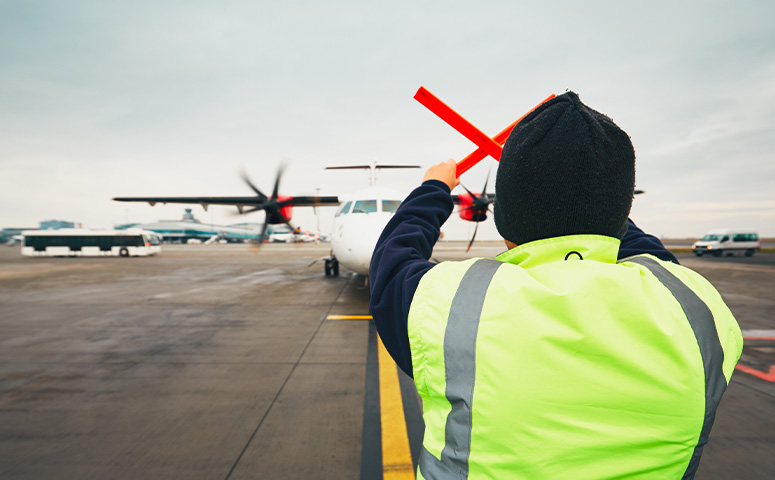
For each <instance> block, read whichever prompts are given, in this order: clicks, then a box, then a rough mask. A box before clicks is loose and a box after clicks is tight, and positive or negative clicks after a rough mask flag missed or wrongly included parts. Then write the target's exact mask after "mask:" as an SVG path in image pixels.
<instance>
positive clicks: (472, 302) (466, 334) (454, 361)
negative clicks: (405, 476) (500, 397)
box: [419, 258, 503, 480]
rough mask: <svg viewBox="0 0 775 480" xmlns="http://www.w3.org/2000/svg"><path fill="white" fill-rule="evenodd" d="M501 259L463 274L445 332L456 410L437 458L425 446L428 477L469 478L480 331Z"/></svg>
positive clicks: (451, 397)
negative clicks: (477, 340) (486, 298)
mask: <svg viewBox="0 0 775 480" xmlns="http://www.w3.org/2000/svg"><path fill="white" fill-rule="evenodd" d="M501 265H503V264H502V263H501V262H498V261H495V260H490V259H486V258H485V259H481V260H477V261H476V262H475V263H474V264H473V265H471V268H469V269H468V271H466V273H465V275H463V279H462V280H461V281H460V285H459V286H458V289H457V292H455V297H454V298H453V299H452V306H451V308H450V310H449V319H448V320H447V329H446V331H445V332H444V369H445V372H444V376H445V380H446V390H445V392H444V394H445V395H446V397H447V400H448V401H449V403H450V405H451V406H452V410H451V411H450V412H449V415H447V422H446V425H445V427H444V442H445V443H444V449H443V450H442V451H441V459H440V460H439V459H437V458H436V457H434V456H433V454H432V453H430V452H429V451H428V450H426V449H425V447H424V446H423V449H422V451H421V452H420V459H419V465H420V473H422V476H423V477H425V478H426V479H428V480H437V479H450V478H455V479H464V478H468V457H469V455H470V453H471V409H472V403H473V399H474V376H475V373H476V333H477V330H478V329H479V318H480V317H481V315H482V306H483V305H484V297H485V295H486V294H487V289H488V288H489V287H490V282H491V281H492V277H493V276H494V275H495V271H496V270H497V269H498V267H500V266H501Z"/></svg>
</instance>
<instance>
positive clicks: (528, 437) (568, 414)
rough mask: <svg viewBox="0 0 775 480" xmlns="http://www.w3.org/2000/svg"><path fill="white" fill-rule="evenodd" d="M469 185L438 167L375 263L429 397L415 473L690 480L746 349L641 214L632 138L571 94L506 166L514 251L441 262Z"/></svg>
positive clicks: (385, 332)
mask: <svg viewBox="0 0 775 480" xmlns="http://www.w3.org/2000/svg"><path fill="white" fill-rule="evenodd" d="M458 183H459V181H458V180H457V179H456V178H455V166H454V162H453V161H450V162H447V163H442V164H439V165H436V166H434V167H431V168H430V169H429V170H428V172H427V173H426V176H425V179H424V181H423V183H422V185H421V186H420V187H418V188H417V189H415V190H414V191H413V192H412V193H411V194H410V195H409V196H408V197H407V198H406V200H405V201H404V202H403V204H402V205H401V207H400V208H399V209H398V211H397V212H396V214H395V216H394V217H393V219H392V220H391V221H390V223H389V224H388V225H387V227H386V228H385V231H384V232H383V233H382V236H381V238H380V240H379V242H378V244H377V247H376V250H375V252H374V255H373V257H372V261H371V269H370V284H371V311H372V314H373V317H374V322H375V324H376V326H377V330H378V332H379V334H380V337H381V338H382V340H383V342H384V344H385V347H386V348H387V350H388V351H389V352H390V354H391V355H392V356H393V358H394V359H395V361H396V363H397V364H398V365H399V367H400V368H401V369H402V370H403V371H404V372H406V373H407V374H409V375H411V376H413V377H414V382H415V385H416V386H417V392H418V393H419V395H420V397H421V399H422V406H423V418H424V420H425V437H424V440H423V449H422V452H421V454H420V461H419V468H418V470H419V471H418V478H424V479H429V480H430V479H447V478H454V479H458V478H471V479H480V478H497V479H506V478H519V479H574V480H583V479H595V480H601V479H612V478H623V479H624V478H626V479H634V478H641V479H680V478H693V477H694V473H695V472H696V470H697V467H698V465H699V460H700V455H701V454H702V447H703V445H705V443H706V442H707V441H708V435H709V433H710V429H711V426H712V425H713V420H714V417H715V411H716V407H717V405H718V403H719V401H720V399H721V395H722V394H723V392H724V390H725V388H726V386H727V384H728V382H729V379H730V376H731V375H732V372H733V369H734V366H735V363H737V360H738V358H739V357H740V353H741V351H742V344H743V340H742V335H741V332H740V328H739V326H738V325H737V322H736V321H735V319H734V318H733V316H732V314H731V312H730V311H729V309H728V308H727V306H726V305H725V304H724V302H723V301H722V299H721V297H720V295H719V294H718V292H717V291H716V290H715V289H714V288H713V287H712V286H711V285H710V283H708V282H707V281H706V280H705V279H704V278H702V277H701V276H700V275H698V274H697V273H695V272H693V271H691V270H689V269H687V268H684V267H682V266H680V265H678V261H677V260H676V258H675V257H674V256H673V255H672V254H671V253H670V252H668V251H667V250H666V249H665V248H664V246H663V245H662V244H661V242H660V241H659V240H657V239H656V238H655V237H653V236H650V235H647V234H645V233H643V231H641V230H640V229H639V228H638V227H637V226H636V225H635V224H634V223H633V222H632V221H630V220H628V217H629V213H630V208H631V206H632V199H633V193H634V185H635V153H634V150H633V147H632V143H631V142H630V139H629V137H628V136H627V134H626V133H625V132H623V131H622V130H621V129H619V127H617V126H616V124H615V123H614V122H613V121H612V120H611V119H610V118H608V117H607V116H605V115H603V114H601V113H599V112H597V111H595V110H593V109H591V108H589V107H587V106H586V105H584V104H583V103H582V102H581V101H580V100H579V98H578V96H577V95H576V94H575V93H573V92H567V93H565V94H563V95H560V96H558V97H556V98H554V99H553V100H550V101H549V102H547V103H545V104H544V105H542V106H541V107H539V108H538V109H536V110H535V111H534V112H533V113H531V114H530V115H528V116H527V117H526V118H525V119H524V120H523V121H522V122H521V123H520V124H519V125H518V126H517V127H516V128H515V129H514V130H513V131H512V133H511V135H510V136H509V138H508V140H507V142H506V144H505V146H504V148H503V154H502V157H501V160H500V164H499V166H498V171H497V178H496V187H495V188H496V197H497V198H496V201H495V212H494V216H495V224H496V227H497V229H498V232H499V233H500V234H501V236H502V237H503V238H504V240H505V243H506V245H507V247H508V248H509V250H508V251H506V252H505V253H503V254H501V255H499V256H498V257H497V258H496V259H477V258H473V259H469V260H465V261H460V262H442V263H439V264H434V263H431V262H429V261H428V259H429V258H430V256H431V251H432V250H433V246H434V244H435V243H436V241H437V240H438V237H439V229H440V227H441V225H442V224H443V223H444V222H445V221H446V219H447V218H448V217H449V215H450V213H451V212H452V209H453V202H452V199H451V196H450V191H451V189H452V188H454V187H455V186H456V185H457V184H458Z"/></svg>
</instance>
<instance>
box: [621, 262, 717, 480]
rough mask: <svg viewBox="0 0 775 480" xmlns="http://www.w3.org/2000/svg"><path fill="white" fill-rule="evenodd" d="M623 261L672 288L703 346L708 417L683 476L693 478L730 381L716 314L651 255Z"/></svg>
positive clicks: (702, 354)
mask: <svg viewBox="0 0 775 480" xmlns="http://www.w3.org/2000/svg"><path fill="white" fill-rule="evenodd" d="M622 262H633V263H637V264H639V265H643V266H644V267H646V268H648V269H649V271H650V272H651V273H652V274H654V276H655V277H657V279H658V280H659V281H660V282H662V284H663V285H664V286H665V287H667V289H668V290H670V293H672V294H673V296H674V297H675V299H676V300H678V303H680V304H681V308H682V309H683V311H684V314H685V315H686V318H687V320H689V325H691V327H692V330H693V331H694V336H695V337H696V338H697V344H699V346H700V355H701V356H702V364H703V367H704V368H705V420H704V421H703V422H702V430H701V432H700V438H699V440H698V441H697V446H696V447H695V448H694V453H693V454H692V458H691V460H689V465H688V466H687V467H686V472H684V475H683V477H682V478H683V479H693V478H694V474H695V473H696V472H697V467H699V466H700V457H701V456H702V447H703V446H704V445H705V444H706V443H708V436H709V435H710V429H711V427H712V426H713V420H715V418H716V407H718V404H719V402H720V401H721V395H723V394H724V390H726V388H727V382H726V379H725V378H724V371H723V370H722V364H723V363H724V349H723V348H721V342H720V341H719V338H718V332H717V331H716V322H715V321H714V319H713V313H712V312H711V311H710V308H708V306H707V305H706V304H705V302H703V301H702V300H701V299H700V297H698V296H697V294H696V293H694V292H693V291H692V289H690V288H689V287H688V286H686V285H685V284H684V283H683V282H682V281H681V280H679V279H678V278H676V276H675V275H673V274H672V273H670V272H669V271H668V270H667V269H666V268H665V267H663V266H662V265H660V264H659V263H658V262H657V261H655V260H654V259H652V258H649V257H642V256H637V257H630V258H626V259H624V260H621V261H620V262H619V263H622Z"/></svg>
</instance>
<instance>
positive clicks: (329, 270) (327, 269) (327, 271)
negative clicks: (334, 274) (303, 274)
mask: <svg viewBox="0 0 775 480" xmlns="http://www.w3.org/2000/svg"><path fill="white" fill-rule="evenodd" d="M325 268H326V276H327V277H330V276H331V260H326V267H325Z"/></svg>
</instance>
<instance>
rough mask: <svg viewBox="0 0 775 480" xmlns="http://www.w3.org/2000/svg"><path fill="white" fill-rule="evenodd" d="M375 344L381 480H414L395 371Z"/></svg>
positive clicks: (389, 360)
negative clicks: (377, 373)
mask: <svg viewBox="0 0 775 480" xmlns="http://www.w3.org/2000/svg"><path fill="white" fill-rule="evenodd" d="M377 343H378V344H379V406H380V422H381V425H382V478H383V479H384V480H405V479H412V480H414V478H415V477H414V467H413V465H412V453H411V451H410V450H409V435H408V434H407V432H406V417H404V401H403V399H402V398H401V387H400V385H399V383H398V370H397V368H396V364H395V362H394V361H393V359H392V358H391V357H390V354H389V353H388V352H387V350H385V346H384V345H382V340H381V339H377Z"/></svg>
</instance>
